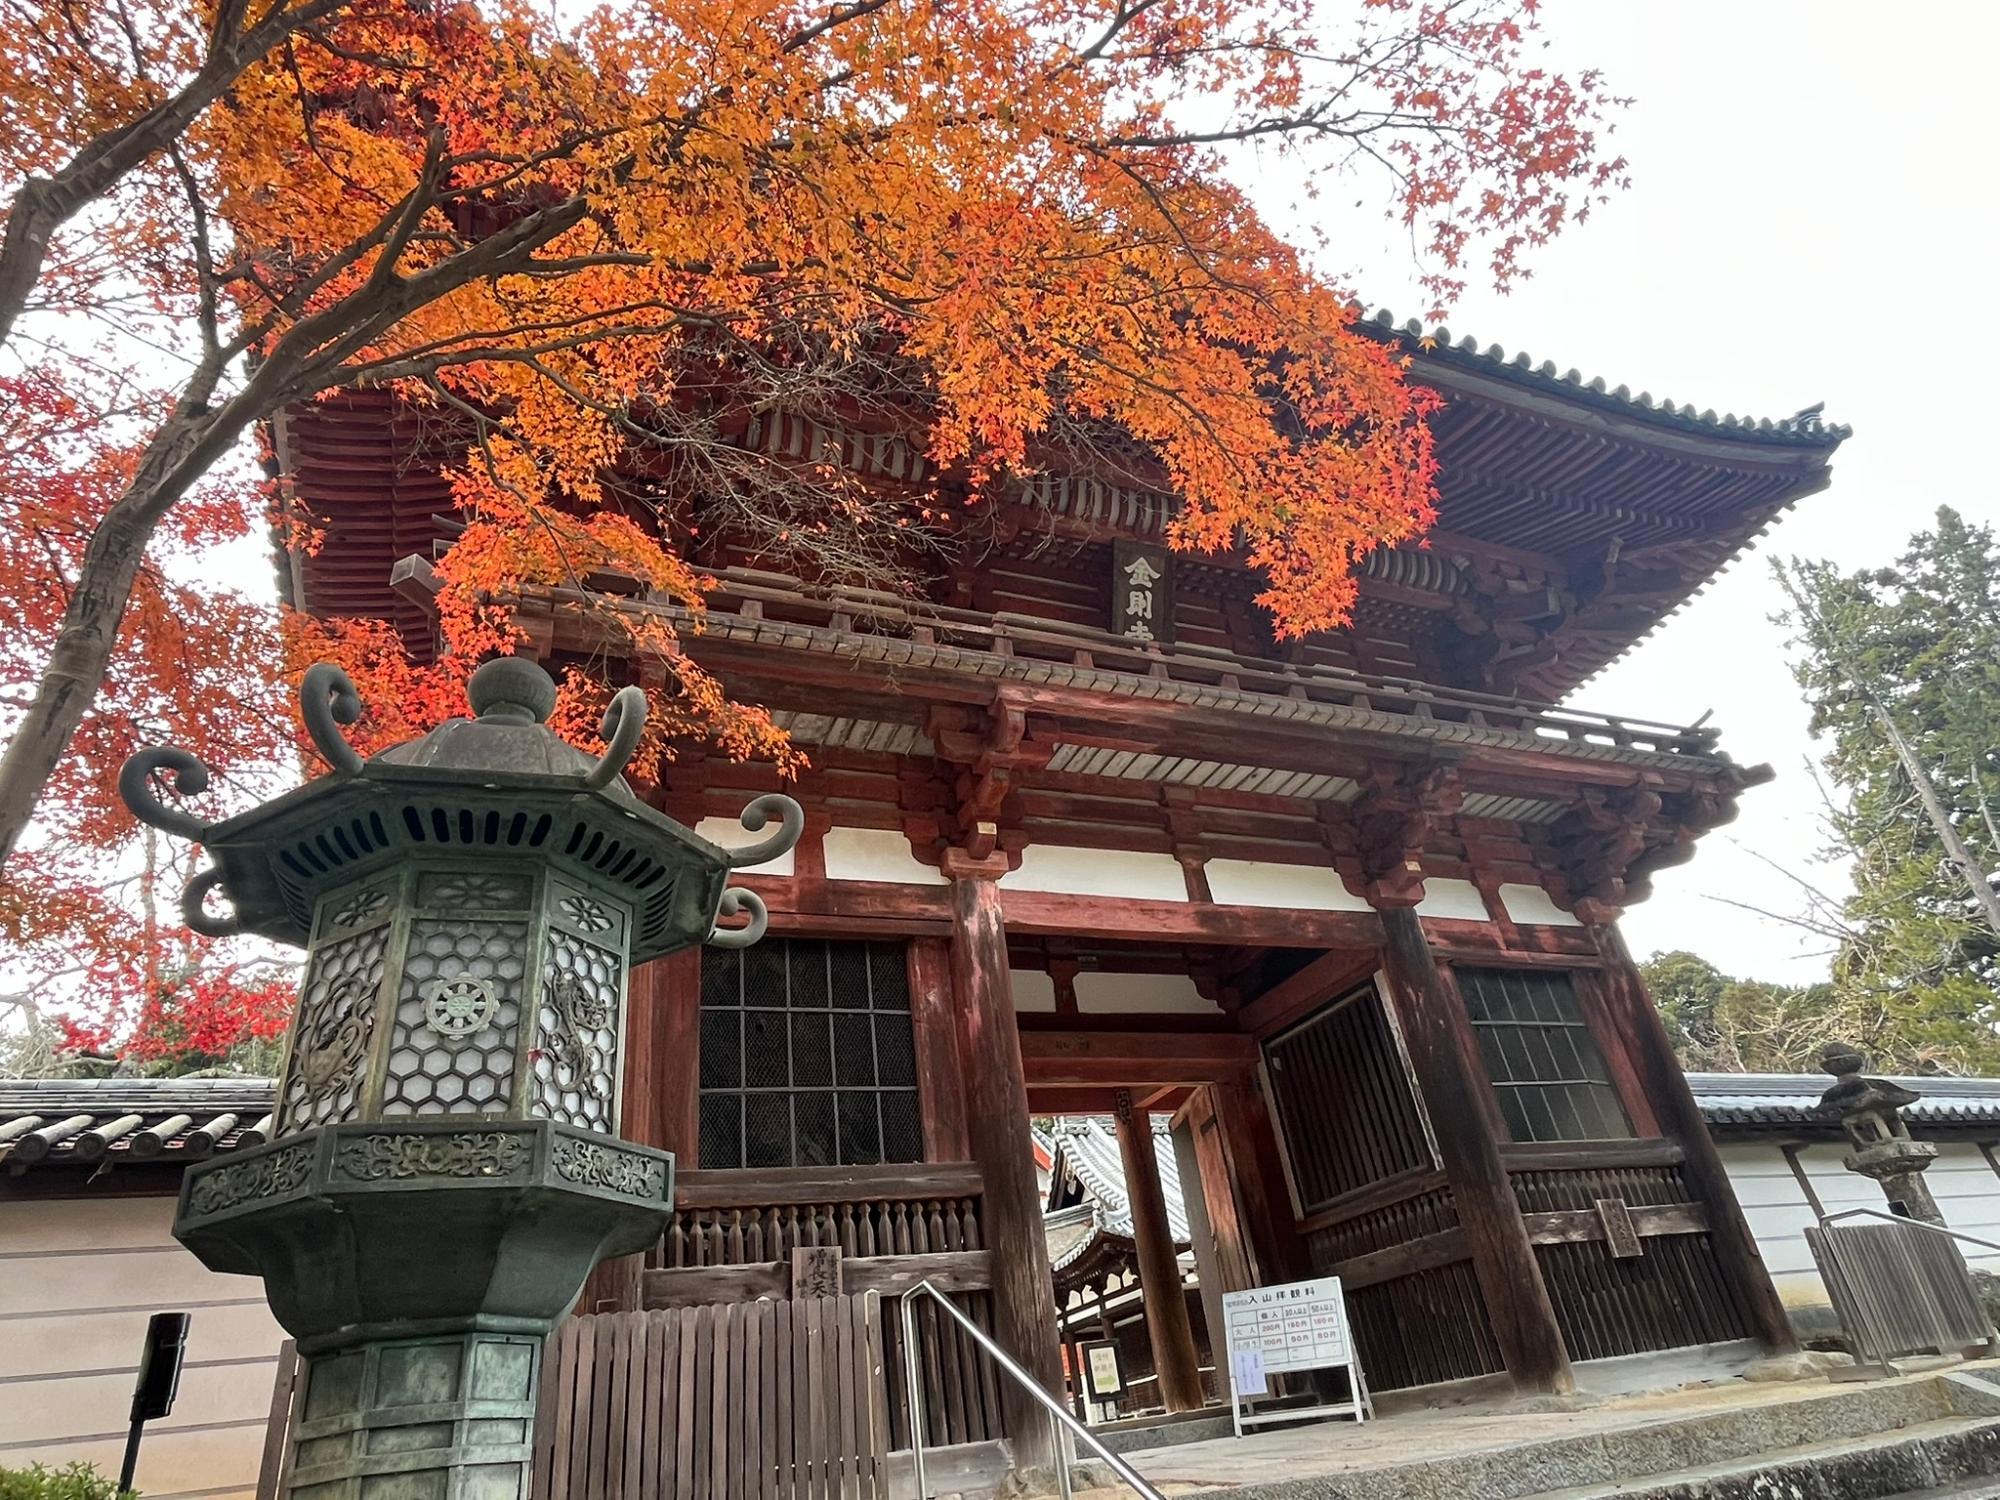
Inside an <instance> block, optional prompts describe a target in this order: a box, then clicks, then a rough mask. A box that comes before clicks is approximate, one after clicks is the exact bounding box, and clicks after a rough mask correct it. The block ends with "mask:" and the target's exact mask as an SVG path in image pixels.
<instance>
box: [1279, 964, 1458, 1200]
mask: <svg viewBox="0 0 2000 1500" xmlns="http://www.w3.org/2000/svg"><path fill="white" fill-rule="evenodd" d="M1264 1067H1265V1072H1266V1075H1267V1076H1268V1077H1269V1078H1270V1080H1271V1097H1272V1101H1273V1103H1274V1104H1275V1105H1276V1106H1277V1111H1278V1123H1279V1128H1280V1130H1281V1131H1282V1132H1283V1135H1284V1140H1285V1150H1286V1153H1287V1154H1288V1155H1289V1156H1290V1158H1291V1166H1292V1183H1293V1185H1294V1186H1295V1187H1296V1188H1297V1189H1298V1196H1299V1209H1300V1211H1301V1212H1302V1213H1308V1214H1309V1213H1313V1212H1315V1211H1316V1210H1318V1209H1321V1208H1324V1207H1325V1206H1326V1205H1327V1204H1329V1203H1332V1202H1334V1201H1335V1200H1336V1199H1339V1198H1341V1197H1343V1196H1345V1195H1346V1194H1348V1193H1352V1192H1355V1191H1357V1190H1358V1189H1360V1188H1364V1187H1367V1186H1369V1185H1370V1184H1371V1183H1376V1182H1380V1181H1382V1180H1383V1179H1384V1178H1388V1177H1394V1176H1396V1175H1397V1174H1399V1173H1402V1172H1409V1171H1414V1170H1417V1169H1419V1168H1424V1167H1428V1166H1430V1165H1431V1149H1430V1143H1429V1142H1428V1140H1426V1139H1425V1136H1424V1127H1423V1121H1422V1120H1421V1119H1420V1118H1419V1116H1418V1114H1417V1101H1416V1095H1415V1093H1414V1092H1413V1091H1412V1089H1411V1087H1410V1079H1409V1072H1408V1069H1406V1068H1405V1067H1404V1065H1403V1054H1402V1050H1401V1049H1400V1048H1399V1047H1397V1045H1396V1039H1395V1037H1394V1035H1393V1034H1392V1033H1391V1031H1390V1029H1389V1018H1388V1015H1387V1013H1386V1012H1385V1011H1384V1010H1383V1008H1382V1002H1381V1000H1380V998H1379V997H1378V996H1377V995H1376V993H1375V987H1374V985H1372V984H1365V985H1363V986H1361V987H1360V988H1359V989H1357V990H1355V991H1353V992H1352V993H1351V994H1348V995H1345V996H1343V997H1342V998H1341V999H1340V1000H1338V1001H1336V1002H1335V1003H1334V1004H1332V1005H1330V1006H1328V1007H1327V1008H1326V1009H1325V1010H1323V1011H1321V1012H1320V1013H1319V1014H1318V1015H1316V1016H1314V1017H1312V1019H1310V1020H1308V1021H1305V1022H1303V1023H1301V1024H1300V1025H1298V1026H1295V1027H1293V1028H1292V1029H1291V1030H1290V1031H1287V1032H1284V1033H1283V1034H1282V1035H1279V1036H1276V1037H1273V1038H1272V1039H1271V1040H1270V1041H1268V1042H1266V1043H1265V1044H1264Z"/></svg>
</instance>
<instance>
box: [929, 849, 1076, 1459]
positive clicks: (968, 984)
mask: <svg viewBox="0 0 2000 1500" xmlns="http://www.w3.org/2000/svg"><path fill="white" fill-rule="evenodd" d="M1006 868H1007V866H1006V860H1005V858H1004V857H1003V856H997V855H996V856H993V857H990V858H988V859H984V860H974V859H970V858H968V857H967V856H966V855H965V854H964V852H963V851H962V850H947V851H945V860H944V869H945V873H946V874H947V875H949V876H951V877H952V885H951V910H952V931H951V981H952V991H953V996H954V998H955V1000H956V1002H957V1016H958V1060H959V1070H960V1076H961V1077H962V1079H963V1080H964V1093H965V1125H966V1138H967V1144H969V1145H970V1146H971V1148H972V1159H973V1161H974V1162H976V1163H977V1164H978V1166H979V1170H980V1173H981V1175H982V1176H983V1178H984V1179H985V1187H986V1191H985V1196H984V1198H983V1200H982V1206H983V1211H984V1214H985V1220H986V1222H985V1230H986V1242H987V1245H988V1247H989V1248H990V1249H991V1250H992V1251H993V1311H994V1322H995V1325H996V1326H995V1330H994V1331H995V1336H996V1337H997V1338H998V1339H999V1341H1000V1344H1001V1346H1002V1347H1003V1348H1004V1349H1006V1350H1007V1352H1008V1353H1009V1354H1011V1355H1012V1356H1013V1357H1014V1359H1015V1360H1016V1362H1018V1363H1019V1364H1020V1365H1021V1366H1022V1368H1023V1369H1025V1370H1027V1371H1028V1372H1029V1373H1030V1374H1031V1375H1033V1376H1034V1377H1035V1378H1036V1379H1037V1380H1038V1381H1040V1382H1041V1384H1042V1386H1043V1388H1044V1389H1045V1390H1047V1391H1048V1392H1049V1394H1050V1395H1052V1396H1054V1397H1055V1398H1056V1399H1057V1400H1058V1401H1060V1400H1061V1399H1062V1398H1063V1374H1062V1355H1061V1352H1060V1349H1059V1347H1058V1343H1057V1338H1056V1306H1055V1278H1054V1276H1053V1274H1052V1273H1051V1271H1050V1269H1049V1249H1048V1241H1047V1240H1046V1239H1045V1238H1044V1237H1043V1232H1042V1213H1041V1191H1040V1188H1039V1186H1038V1184H1037V1183H1036V1180H1035V1146H1034V1138H1033V1136H1032V1135H1031V1134H1030V1132H1029V1129H1028V1086H1027V1082H1026V1079H1025V1078H1024V1077H1023V1074H1022V1068H1021V1038H1020V1033H1019V1030H1018V1029H1017V1027H1016V1024H1015V1019H1014V995H1013V990H1012V988H1011V985H1010V982H1009V980H1008V977H1007V932H1006V928H1005V926H1004V925H1003V924H1002V922H1001V917H1000V892H999V890H998V889H997V888H996V887H995V885H994V881H995V880H996V879H997V878H998V877H999V876H1000V875H1002V874H1005V873H1006ZM1002 1384H1003V1399H1004V1401H1005V1403H1006V1412H1007V1427H1008V1432H1009V1435H1010V1436H1011V1437H1012V1439H1013V1445H1014V1461H1015V1463H1016V1464H1017V1465H1018V1466H1020V1467H1024V1468H1044V1467H1047V1466H1048V1465H1050V1464H1052V1463H1054V1462H1055V1457H1056V1453H1057V1444H1056V1440H1055V1433H1054V1430H1053V1426H1052V1423H1051V1421H1050V1418H1049V1416H1048V1414H1047V1413H1046V1412H1045V1411H1043V1410H1042V1409H1041V1408H1040V1407H1039V1406H1038V1405H1036V1403H1035V1401H1034V1399H1033V1398H1032V1397H1030V1396H1029V1395H1028V1394H1027V1393H1026V1392H1025V1391H1022V1390H1021V1389H1019V1387H1018V1386H1016V1385H1015V1384H1014V1382H1012V1381H1011V1380H1009V1381H1003V1383H1002Z"/></svg>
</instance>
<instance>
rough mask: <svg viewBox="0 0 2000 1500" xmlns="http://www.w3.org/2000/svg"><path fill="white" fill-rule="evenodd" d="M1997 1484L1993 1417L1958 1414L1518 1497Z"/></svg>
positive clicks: (1850, 1495)
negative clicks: (1910, 1425) (1666, 1470)
mask: <svg viewBox="0 0 2000 1500" xmlns="http://www.w3.org/2000/svg"><path fill="white" fill-rule="evenodd" d="M1982 1483H1983V1484H1985V1485H1986V1486H1989V1487H1991V1486H1993V1485H1995V1484H1996V1483H2000V1418H1996V1417H1957V1418H1949V1419H1946V1420H1942V1421H1936V1422H1922V1423H1919V1424H1917V1425H1916V1426H1913V1427H1905V1428H1901V1429H1899V1430H1897V1431H1894V1432H1880V1433H1869V1434H1866V1435H1863V1436H1860V1437H1849V1438H1843V1439H1840V1440H1837V1441H1833V1442H1822V1443H1809V1444H1805V1445H1803V1446H1800V1447H1796V1448H1784V1449H1777V1450H1774V1451H1772V1452H1768V1453H1759V1454H1754V1455H1751V1456H1749V1457H1745V1458H1737V1459H1732V1460H1729V1461H1728V1462H1725V1463H1715V1464H1705V1465H1701V1466H1699V1467H1689V1468H1686V1469H1680V1470H1676V1471H1674V1472H1672V1473H1659V1474H1650V1475H1643V1476H1639V1477H1636V1478H1631V1479H1626V1480H1622V1481H1619V1482H1617V1483H1614V1484H1600V1485H1581V1486H1576V1487H1573V1488H1569V1489H1561V1490H1544V1491H1542V1492H1541V1493H1540V1494H1537V1495H1534V1496H1532V1497H1523V1500H1888V1497H1893V1496H1908V1495H1910V1494H1912V1493H1917V1494H1921V1493H1923V1492H1924V1491H1925V1490H1937V1489H1939V1488H1945V1489H1946V1492H1947V1493H1950V1488H1949V1487H1951V1486H1964V1485H1971V1486H1973V1489H1974V1492H1977V1491H1978V1489H1979V1487H1980V1486H1981V1484H1982Z"/></svg>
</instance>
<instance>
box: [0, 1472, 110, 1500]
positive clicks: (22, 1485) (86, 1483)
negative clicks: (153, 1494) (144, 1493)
mask: <svg viewBox="0 0 2000 1500" xmlns="http://www.w3.org/2000/svg"><path fill="white" fill-rule="evenodd" d="M123 1496H124V1500H136V1496H137V1492H136V1491H133V1490H126V1491H124V1492H123ZM0 1500H121V1496H120V1491H119V1489H118V1485H117V1482H116V1481H115V1480H110V1479H106V1478H105V1477H104V1476H103V1475H102V1474H100V1473H98V1472H97V1470H95V1469H93V1468H92V1467H91V1466H90V1465H89V1464H86V1463H74V1464H70V1465H68V1466H66V1467H64V1468H60V1469H49V1468H44V1467H43V1466H42V1465H41V1464H29V1465H28V1467H27V1468H25V1469H7V1468H0Z"/></svg>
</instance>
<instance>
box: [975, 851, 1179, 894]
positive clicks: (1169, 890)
mask: <svg viewBox="0 0 2000 1500" xmlns="http://www.w3.org/2000/svg"><path fill="white" fill-rule="evenodd" d="M1000 889H1001V890H1003V891H1048V892H1052V893H1054V894H1057V895H1063V896H1114V897H1123V898H1124V899H1126V900H1128V901H1185V900H1187V876H1186V875H1185V874H1184V873H1183V872H1182V870H1181V867H1180V861H1178V860H1176V859H1175V858H1174V857H1173V856H1172V855H1171V854H1148V853H1140V852H1138V851H1135V850H1130V849H1076V848H1071V847H1070V846H1069V845H1067V844H1030V845H1028V847H1027V848H1025V849H1023V850H1022V851H1021V863H1020V864H1019V866H1017V867H1016V868H1015V869H1012V870H1009V871H1008V872H1007V873H1006V874H1005V875H1003V876H1001V877H1000Z"/></svg>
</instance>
